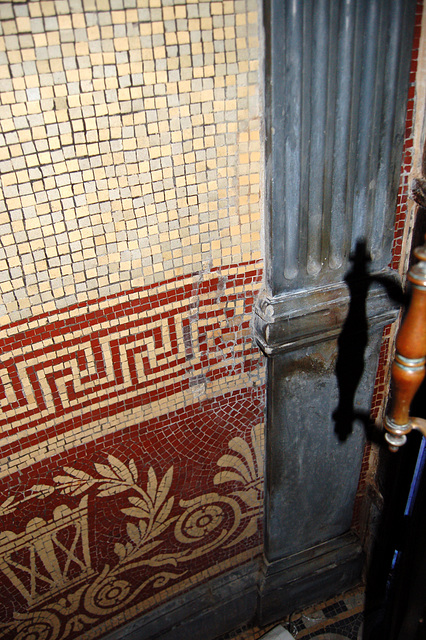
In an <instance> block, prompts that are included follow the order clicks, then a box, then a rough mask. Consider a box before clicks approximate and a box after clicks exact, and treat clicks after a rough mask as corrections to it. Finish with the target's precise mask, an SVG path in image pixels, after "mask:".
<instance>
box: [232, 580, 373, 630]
mask: <svg viewBox="0 0 426 640" xmlns="http://www.w3.org/2000/svg"><path fill="white" fill-rule="evenodd" d="M363 609H364V590H363V588H358V589H355V590H353V591H350V592H347V593H345V594H343V595H341V596H338V597H336V598H333V599H332V600H328V601H327V602H323V603H321V604H318V605H314V606H312V607H309V608H308V609H305V610H304V611H301V612H297V613H294V614H293V615H291V616H287V617H286V618H284V619H283V620H282V621H281V622H280V623H275V624H273V625H269V626H268V627H263V628H262V629H260V628H259V627H250V628H244V629H239V630H237V631H235V632H234V633H233V634H229V635H227V636H223V637H222V638H221V639H220V640H260V639H261V638H262V636H264V635H265V634H266V633H267V632H268V631H270V630H271V629H273V628H274V627H276V626H277V624H281V625H282V626H283V627H284V628H285V629H287V630H288V631H289V632H290V633H291V634H292V636H293V637H294V638H296V640H301V639H302V638H303V640H311V639H312V638H315V639H316V640H360V638H361V633H362V629H361V628H362V622H363Z"/></svg>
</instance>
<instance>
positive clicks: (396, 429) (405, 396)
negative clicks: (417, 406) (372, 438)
mask: <svg viewBox="0 0 426 640" xmlns="http://www.w3.org/2000/svg"><path fill="white" fill-rule="evenodd" d="M414 255H415V256H416V258H418V260H419V262H418V263H417V264H416V265H415V266H414V267H412V268H411V269H410V271H409V273H408V276H407V277H408V280H409V281H410V282H411V283H412V296H411V301H410V306H409V308H408V311H407V314H406V316H405V318H404V321H403V323H402V325H401V328H400V330H399V332H398V336H397V339H396V354H395V360H394V362H393V365H392V383H391V389H392V396H391V401H390V404H389V407H388V411H387V415H386V418H385V428H386V430H387V432H388V433H387V434H386V440H387V441H388V443H389V448H390V449H391V450H392V451H396V450H397V449H398V448H399V447H400V446H401V445H403V444H404V442H405V441H406V434H407V433H409V432H410V431H411V429H412V428H413V425H412V424H411V420H410V405H411V402H412V400H413V398H414V396H415V394H416V391H417V390H418V388H419V387H420V385H421V383H422V380H423V378H424V376H425V361H426V242H425V244H424V245H423V246H422V247H419V248H417V249H416V250H415V252H414Z"/></svg>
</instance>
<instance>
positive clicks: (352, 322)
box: [333, 240, 404, 442]
mask: <svg viewBox="0 0 426 640" xmlns="http://www.w3.org/2000/svg"><path fill="white" fill-rule="evenodd" d="M350 261H351V262H352V267H351V269H350V271H349V272H348V273H347V274H346V276H345V282H346V284H347V285H348V288H349V296H350V301H349V310H348V315H347V317H346V320H345V323H344V325H343V328H342V331H341V333H340V335H339V338H338V341H337V345H338V349H337V361H336V368H335V372H336V378H337V385H338V389H339V404H338V406H337V407H336V409H335V411H334V412H333V420H334V424H335V428H334V431H335V433H336V434H337V436H338V438H339V440H341V441H342V442H344V441H345V440H347V438H348V437H349V436H350V434H351V433H352V430H353V425H354V422H356V421H359V422H361V424H362V425H363V426H364V429H365V430H366V434H367V438H368V439H369V440H373V441H375V440H378V438H379V435H380V434H379V433H378V432H376V429H375V428H374V425H373V424H372V422H371V420H370V414H369V412H367V411H360V410H358V409H357V408H356V407H355V395H356V391H357V389H358V386H359V383H360V381H361V378H362V374H363V372H364V366H365V351H366V348H367V344H368V319H367V308H366V307H367V296H368V292H369V289H370V286H371V284H372V283H373V282H377V283H379V284H380V285H382V286H383V287H384V288H385V290H386V292H387V294H388V296H389V298H390V299H391V300H392V301H394V302H397V303H398V304H402V303H403V302H404V294H403V291H402V289H401V287H400V286H399V285H398V284H397V283H396V281H395V280H393V279H392V278H389V277H387V276H385V275H383V276H382V275H380V274H374V275H372V274H370V273H369V270H368V265H369V263H370V262H371V257H370V254H369V252H368V250H367V243H366V241H365V240H358V242H357V244H356V248H355V252H354V253H353V254H352V255H351V256H350Z"/></svg>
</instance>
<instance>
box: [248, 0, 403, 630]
mask: <svg viewBox="0 0 426 640" xmlns="http://www.w3.org/2000/svg"><path fill="white" fill-rule="evenodd" d="M414 14H415V2H414V1H413V0H342V1H339V0H265V4H264V29H265V47H266V59H265V96H266V97H265V107H266V115H265V133H266V139H265V154H266V180H265V192H266V196H265V226H266V279H265V289H264V291H263V294H262V295H261V297H260V299H259V301H258V305H257V310H256V331H257V338H258V342H259V344H260V346H261V348H262V349H263V351H264V353H265V354H266V355H267V356H268V406H267V454H266V460H267V467H266V468H267V480H266V505H265V506H266V517H265V518H266V521H265V563H264V578H263V583H262V587H261V594H260V618H261V621H262V622H268V621H271V620H273V619H275V618H278V617H279V616H282V615H283V613H285V611H288V612H289V611H291V610H292V609H293V608H294V607H296V606H297V607H300V606H301V605H303V604H306V603H308V602H309V601H313V600H315V599H316V598H317V597H326V596H327V595H331V594H333V593H338V592H339V591H340V590H343V589H344V588H347V587H348V586H350V585H351V584H353V583H354V582H355V581H356V580H357V579H358V578H359V576H360V571H361V566H362V557H361V550H360V546H359V544H358V542H357V540H356V537H355V536H354V534H353V533H351V531H350V526H351V519H352V512H353V504H354V499H355V494H356V489H357V484H358V479H359V474H360V467H361V460H362V453H363V448H364V443H365V431H366V425H367V423H368V415H369V410H370V403H371V396H372V391H373V385H374V379H375V372H376V369H377V360H378V355H379V348H380V342H381V335H382V329H383V327H384V326H385V325H386V324H388V323H389V322H392V321H393V320H394V319H395V317H396V313H397V307H396V305H395V291H397V290H398V285H397V282H396V279H395V275H394V274H393V273H392V272H391V271H390V270H389V269H388V266H387V265H388V264H389V262H390V258H391V247H392V238H393V229H394V215H395V209H396V195H397V189H398V179H399V170H400V164H401V154H402V145H403V136H404V123H405V109H406V99H407V88H408V80H409V69H410V60H411V46H412V36H413V25H414Z"/></svg>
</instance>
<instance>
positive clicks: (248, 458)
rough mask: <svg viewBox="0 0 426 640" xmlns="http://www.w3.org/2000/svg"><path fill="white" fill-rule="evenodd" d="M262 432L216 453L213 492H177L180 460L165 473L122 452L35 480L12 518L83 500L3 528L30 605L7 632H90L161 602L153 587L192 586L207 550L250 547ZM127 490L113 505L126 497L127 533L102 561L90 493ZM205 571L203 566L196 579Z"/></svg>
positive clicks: (13, 503) (10, 566)
mask: <svg viewBox="0 0 426 640" xmlns="http://www.w3.org/2000/svg"><path fill="white" fill-rule="evenodd" d="M262 440H263V431H262V425H261V424H259V425H257V426H256V427H254V428H253V429H252V430H251V433H250V436H249V440H248V441H246V440H244V439H243V438H241V437H239V436H238V437H234V438H232V439H231V440H230V441H229V443H228V452H226V453H224V455H222V456H221V457H220V458H219V459H218V460H217V462H216V465H217V472H216V473H215V475H214V476H213V478H211V479H210V484H211V491H209V492H207V493H201V494H197V495H195V496H194V497H191V498H186V497H183V496H182V497H180V499H179V498H178V497H177V496H176V493H175V491H174V468H173V466H170V467H169V468H168V469H167V471H166V472H165V473H164V474H162V475H160V474H157V473H156V471H155V470H154V468H153V467H152V466H149V467H148V468H147V469H145V468H144V469H142V468H141V464H140V463H139V461H138V462H136V461H135V459H133V458H132V459H129V460H126V461H123V460H121V459H119V458H116V457H115V456H113V455H109V456H108V457H107V460H106V461H105V462H103V463H95V464H94V472H93V473H88V472H87V471H84V470H82V469H81V468H78V467H63V469H62V471H61V474H60V475H54V476H53V480H52V482H51V483H46V484H37V485H33V486H31V487H30V489H29V494H28V495H27V496H26V497H23V498H16V497H15V496H9V497H8V498H7V499H6V500H5V501H4V502H3V503H2V504H1V505H0V515H1V516H3V517H6V516H8V515H11V514H14V513H16V511H17V510H19V509H20V508H22V505H23V503H24V502H28V501H34V500H37V499H38V500H40V501H42V502H43V503H46V506H48V505H49V501H51V500H52V498H53V496H56V495H57V496H58V497H59V499H61V498H60V497H61V496H64V497H71V498H74V499H76V503H75V504H76V506H75V507H70V506H68V504H66V503H60V504H59V505H58V506H56V507H55V508H54V510H53V514H52V517H51V518H50V519H48V520H44V519H43V518H40V517H36V518H33V519H31V520H30V521H29V522H27V523H26V526H25V529H24V530H22V531H19V532H17V533H15V532H14V531H9V530H2V532H1V534H0V572H1V574H2V576H3V580H4V579H6V582H7V583H10V585H12V586H13V590H14V591H15V592H18V594H19V596H20V599H21V600H22V601H25V602H26V604H27V605H28V610H27V611H26V612H24V613H22V612H15V614H14V617H13V618H14V619H13V621H11V622H10V623H8V624H2V625H1V626H0V637H2V638H5V639H6V638H10V639H12V638H19V639H21V638H22V639H23V638H27V637H32V638H40V639H41V638H49V640H54V639H56V638H58V639H59V638H86V637H87V638H89V637H92V636H91V635H90V634H89V635H86V634H85V632H86V631H87V630H88V629H90V628H93V627H94V626H98V625H99V624H101V623H102V621H103V619H104V618H105V617H109V618H110V617H111V616H113V615H116V614H117V613H119V612H123V611H124V612H127V613H125V614H124V617H126V616H129V617H132V616H134V615H135V614H137V613H141V612H142V611H143V610H144V608H145V607H148V608H149V607H150V606H152V599H153V598H152V595H151V594H152V593H154V594H158V597H157V598H156V599H157V602H158V601H161V598H162V597H164V595H170V592H173V593H174V594H176V593H178V592H179V590H182V589H184V588H187V586H188V585H187V583H186V582H185V578H187V577H189V575H190V574H191V573H192V571H191V569H192V568H193V567H194V564H195V565H196V566H197V567H199V566H200V559H201V560H202V559H203V558H207V557H208V556H210V557H211V555H212V554H213V553H215V552H217V551H220V550H227V549H237V550H238V549H239V548H240V549H241V543H243V542H244V541H246V540H248V539H253V538H254V539H255V540H256V541H257V543H259V522H258V520H259V516H260V515H261V513H262V484H263V458H262V456H263V441H262ZM117 496H120V498H121V500H120V502H117V501H115V504H114V505H111V513H113V512H114V511H115V510H116V509H117V505H118V504H119V505H120V508H119V509H118V511H119V514H120V515H119V518H120V520H121V521H122V526H121V536H120V537H119V538H118V539H117V540H116V541H115V542H114V538H112V539H111V540H110V547H111V548H110V549H109V550H108V554H109V562H108V563H105V564H104V565H103V566H99V567H98V566H96V562H95V563H93V562H92V559H91V555H92V554H91V550H90V545H89V538H90V537H91V536H92V535H93V533H92V532H91V531H90V520H89V519H88V510H89V500H90V501H91V502H93V503H96V502H97V501H103V502H107V503H108V501H110V502H113V500H114V498H115V497H117ZM117 515H118V514H115V513H114V517H115V518H117ZM253 553H255V549H252V551H251V553H250V554H247V553H246V554H244V553H242V554H241V552H240V553H239V554H237V555H236V556H235V558H234V559H233V561H231V562H228V563H225V564H227V566H228V567H229V566H232V564H233V562H241V561H243V560H244V557H246V558H247V557H250V556H252V555H253ZM216 570H217V568H216ZM205 577H206V574H204V575H203V574H202V575H199V576H197V575H195V576H193V579H192V581H191V582H192V584H196V583H197V581H199V580H201V579H203V578H205ZM167 590H168V593H167ZM165 591H166V594H165V593H164V592H165ZM147 594H150V595H151V599H150V600H149V599H148V602H146V598H147ZM162 594H163V595H162ZM129 610H131V613H129ZM111 626H113V623H112V625H111Z"/></svg>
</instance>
